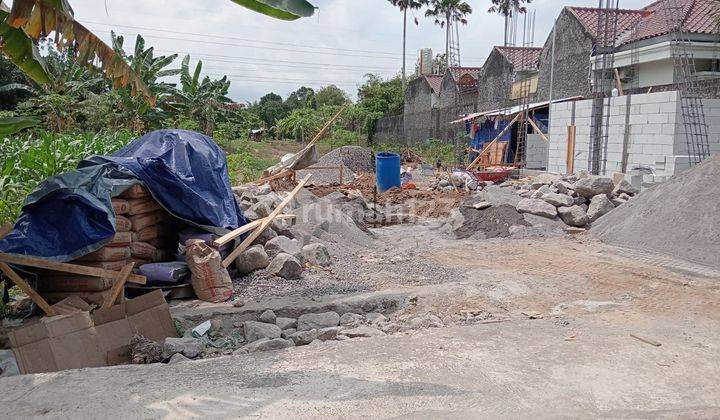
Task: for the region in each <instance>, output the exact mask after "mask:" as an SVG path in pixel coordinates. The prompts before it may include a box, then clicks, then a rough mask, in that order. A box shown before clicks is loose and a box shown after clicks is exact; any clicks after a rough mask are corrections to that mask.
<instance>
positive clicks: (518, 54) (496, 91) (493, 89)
mask: <svg viewBox="0 0 720 420" xmlns="http://www.w3.org/2000/svg"><path fill="white" fill-rule="evenodd" d="M541 51H542V48H534V47H499V46H497V47H495V48H493V50H492V51H491V52H490V55H489V56H488V58H487V60H486V61H485V64H484V65H483V66H482V70H481V71H480V74H479V77H478V87H477V108H478V110H480V111H489V110H493V109H498V108H502V107H505V106H511V105H514V104H515V103H516V102H517V101H518V99H519V97H520V89H519V85H520V83H521V80H514V76H515V70H516V69H517V70H520V69H524V70H528V71H526V72H524V73H525V74H524V77H530V78H531V80H530V94H531V96H534V94H535V91H536V90H537V86H538V82H537V68H538V60H539V58H540V52H541Z"/></svg>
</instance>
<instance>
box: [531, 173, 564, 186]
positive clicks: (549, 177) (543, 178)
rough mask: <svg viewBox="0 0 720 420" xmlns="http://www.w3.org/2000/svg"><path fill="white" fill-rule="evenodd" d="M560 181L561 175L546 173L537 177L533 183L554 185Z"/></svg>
mask: <svg viewBox="0 0 720 420" xmlns="http://www.w3.org/2000/svg"><path fill="white" fill-rule="evenodd" d="M558 179H560V175H555V174H549V173H545V174H540V175H537V176H535V178H533V183H535V182H538V183H543V184H545V185H552V184H553V183H554V182H555V181H556V180H558Z"/></svg>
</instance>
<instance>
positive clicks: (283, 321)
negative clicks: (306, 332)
mask: <svg viewBox="0 0 720 420" xmlns="http://www.w3.org/2000/svg"><path fill="white" fill-rule="evenodd" d="M275 325H277V326H278V327H280V329H281V330H287V329H288V328H295V327H297V319H295V318H283V317H278V318H276V319H275Z"/></svg>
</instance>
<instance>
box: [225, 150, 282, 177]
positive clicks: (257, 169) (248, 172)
mask: <svg viewBox="0 0 720 420" xmlns="http://www.w3.org/2000/svg"><path fill="white" fill-rule="evenodd" d="M227 161H228V173H229V175H230V181H231V182H232V185H238V184H242V183H246V182H251V181H255V180H256V179H258V178H260V177H261V176H262V173H263V171H264V170H265V169H267V168H269V167H270V166H272V165H274V164H276V163H277V162H276V161H274V160H270V159H259V158H256V157H255V156H253V155H252V154H251V153H250V152H241V153H233V154H230V155H228V156H227Z"/></svg>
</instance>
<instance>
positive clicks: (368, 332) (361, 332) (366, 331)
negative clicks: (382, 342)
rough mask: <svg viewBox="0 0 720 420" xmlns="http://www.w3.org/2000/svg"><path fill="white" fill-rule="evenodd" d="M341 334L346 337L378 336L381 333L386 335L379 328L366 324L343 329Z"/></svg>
mask: <svg viewBox="0 0 720 420" xmlns="http://www.w3.org/2000/svg"><path fill="white" fill-rule="evenodd" d="M342 334H343V335H344V336H346V337H350V338H355V337H379V336H383V335H387V334H385V333H384V332H382V331H381V330H379V329H377V328H373V327H368V326H367V325H361V326H359V327H356V328H351V329H349V330H343V332H342Z"/></svg>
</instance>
